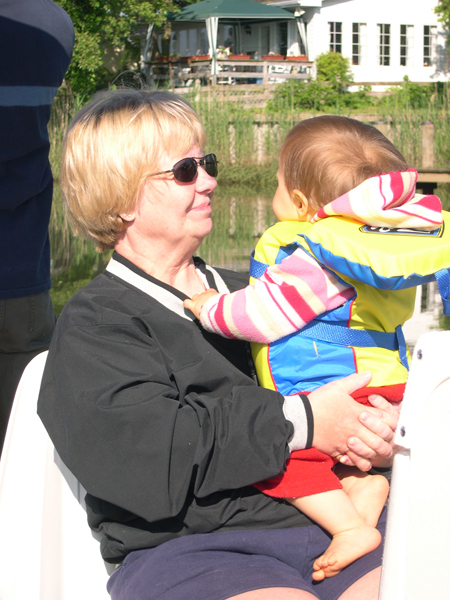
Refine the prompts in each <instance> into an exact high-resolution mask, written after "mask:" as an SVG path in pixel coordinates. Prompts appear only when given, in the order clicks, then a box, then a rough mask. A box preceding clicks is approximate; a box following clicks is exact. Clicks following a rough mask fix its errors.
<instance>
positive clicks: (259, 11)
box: [167, 0, 295, 75]
mask: <svg viewBox="0 0 450 600" xmlns="http://www.w3.org/2000/svg"><path fill="white" fill-rule="evenodd" d="M167 18H168V20H169V21H172V22H175V23H179V22H181V23H182V22H191V23H192V22H202V21H205V23H206V31H207V34H208V42H209V54H210V56H211V59H212V64H211V74H212V75H216V73H217V29H218V26H219V19H221V20H222V21H226V22H230V21H231V22H234V21H237V22H238V23H239V21H243V20H245V21H247V22H251V21H261V20H264V21H273V20H275V19H280V20H284V21H286V20H290V19H294V18H295V16H294V15H293V14H292V13H290V12H288V11H287V10H284V9H283V8H277V7H275V6H268V5H267V4H261V3H259V2H254V1H253V0H203V1H202V2H197V3H196V4H191V5H190V6H186V7H185V8H183V9H182V10H181V11H180V12H179V13H171V14H169V15H168V17H167ZM238 31H239V30H238ZM238 45H239V47H240V39H239V40H238Z"/></svg>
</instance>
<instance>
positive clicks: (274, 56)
mask: <svg viewBox="0 0 450 600" xmlns="http://www.w3.org/2000/svg"><path fill="white" fill-rule="evenodd" d="M261 58H262V59H263V60H283V59H284V56H283V55H282V54H278V53H275V52H269V54H263V55H262V57H261Z"/></svg>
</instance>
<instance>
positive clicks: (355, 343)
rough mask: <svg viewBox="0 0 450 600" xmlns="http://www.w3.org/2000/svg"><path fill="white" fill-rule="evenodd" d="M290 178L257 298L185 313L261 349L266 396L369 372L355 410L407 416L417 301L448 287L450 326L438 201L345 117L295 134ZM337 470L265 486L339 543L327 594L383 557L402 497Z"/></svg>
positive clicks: (263, 248) (382, 484) (258, 273)
mask: <svg viewBox="0 0 450 600" xmlns="http://www.w3.org/2000/svg"><path fill="white" fill-rule="evenodd" d="M277 178H278V189H277V191H276V193H275V196H274V199H273V211H274V213H275V216H276V217H277V219H278V221H279V222H278V223H277V224H276V225H274V226H273V227H271V228H269V229H268V230H267V231H266V232H265V233H264V234H263V236H262V238H261V240H260V241H259V243H258V245H257V247H256V249H255V253H254V256H253V257H252V261H251V268H250V274H251V281H250V285H249V286H248V287H247V288H245V289H243V290H239V291H237V292H234V293H233V294H226V295H219V294H217V293H216V292H215V291H214V290H208V291H207V292H205V293H204V294H201V295H197V296H194V297H193V298H192V300H186V301H185V307H186V308H188V309H190V310H191V311H192V312H193V313H194V314H195V315H196V317H197V318H199V319H200V321H201V324H202V326H203V327H205V328H207V329H208V330H209V331H212V332H215V333H218V334H220V335H223V336H225V337H232V338H237V339H245V340H249V341H251V342H252V353H253V357H254V361H255V365H256V369H257V373H258V378H259V382H260V384H261V385H263V386H265V387H269V388H271V389H275V390H278V391H279V392H280V393H281V394H283V395H285V396H288V395H292V394H299V395H300V396H302V394H308V393H310V392H311V391H313V390H314V389H316V388H317V387H319V386H320V385H323V384H325V383H326V382H328V381H331V380H333V379H339V378H341V377H344V376H346V375H349V374H351V373H354V372H362V371H367V370H370V371H371V372H372V380H371V385H370V387H366V388H363V389H362V390H358V391H357V392H356V393H355V394H353V396H354V397H355V398H356V399H358V401H359V402H361V403H363V404H364V403H365V404H369V402H368V399H369V397H370V395H372V394H381V395H382V396H384V397H385V398H387V399H388V400H390V401H391V402H393V403H398V402H400V401H401V399H402V397H403V392H404V388H405V383H406V379H407V369H408V354H409V353H408V349H407V347H406V344H405V340H404V337H403V334H402V330H401V325H402V324H403V323H404V322H405V321H406V320H407V319H409V318H410V317H411V316H412V313H413V309H414V301H415V291H416V290H415V287H416V286H417V285H420V284H422V283H425V282H429V281H432V280H433V279H434V278H436V279H437V281H438V285H439V289H440V291H441V294H442V296H443V301H444V309H445V312H450V306H449V304H450V301H449V300H448V295H449V270H448V267H449V266H450V241H449V237H450V235H448V234H447V232H444V226H443V213H442V211H441V203H440V201H439V199H438V198H437V197H436V196H432V195H429V196H423V195H418V194H416V193H415V184H416V181H417V172H416V171H414V170H412V169H408V167H407V164H406V162H405V159H404V158H403V156H402V155H401V153H400V152H399V151H398V150H397V149H396V148H395V146H393V144H391V142H389V140H388V139H387V138H385V137H384V136H383V135H382V134H381V133H380V132H379V131H378V130H377V129H375V128H374V127H371V126H369V125H366V124H364V123H362V122H359V121H356V120H353V119H348V118H346V117H336V116H321V117H315V118H312V119H308V120H305V121H302V122H300V123H299V124H298V125H296V126H295V127H294V128H293V129H292V130H291V131H290V132H289V133H288V135H287V137H286V140H285V141H284V143H283V146H282V148H281V152H280V160H279V170H278V175H277ZM446 218H447V216H446ZM447 229H448V227H447ZM300 404H301V403H300ZM369 405H370V404H369ZM299 406H300V405H299ZM301 406H304V407H307V406H308V403H307V402H305V403H303V404H301ZM301 409H302V408H299V410H301ZM303 410H307V408H303ZM311 445H312V440H309V443H308V444H307V446H311ZM334 458H335V459H336V460H340V459H341V458H342V455H339V456H336V457H334ZM336 460H334V459H332V458H331V457H329V456H326V455H324V454H322V453H320V452H318V451H316V450H315V449H314V448H310V449H307V450H302V451H298V452H294V453H292V454H291V458H290V460H289V461H288V464H287V468H286V471H285V472H284V473H283V474H281V475H280V476H278V477H276V478H274V479H272V480H269V481H265V482H261V483H259V484H255V485H256V487H258V489H260V490H262V491H264V492H265V493H266V494H269V495H271V496H274V497H280V498H286V499H287V500H289V502H291V503H292V504H294V506H296V507H297V508H298V509H299V510H301V511H302V512H303V513H305V514H306V515H308V516H309V517H310V518H311V519H313V520H314V521H315V522H316V523H318V524H319V525H320V526H321V527H323V528H324V529H325V530H327V531H328V532H329V533H330V534H331V536H332V541H331V543H330V546H329V548H328V549H327V551H326V552H325V553H324V554H323V556H321V557H319V558H318V559H317V560H316V561H315V564H314V574H313V578H314V579H315V580H316V581H320V580H322V579H324V578H325V577H330V576H333V575H335V574H336V573H338V572H339V571H340V570H342V569H343V568H344V567H345V566H347V565H348V564H350V563H351V562H353V561H354V560H356V559H357V558H359V557H361V556H363V555H364V554H366V553H368V552H370V551H372V550H373V549H375V548H376V547H377V546H378V545H379V543H380V535H379V533H378V531H377V530H376V528H375V527H376V525H377V522H378V518H379V515H380V513H381V510H382V508H383V506H384V504H385V501H386V498H387V495H388V491H389V486H388V482H387V480H386V479H385V478H384V477H383V476H381V475H368V474H365V473H362V472H360V471H359V470H358V469H356V468H352V467H348V466H344V465H341V464H336ZM344 462H345V459H344ZM372 462H373V465H374V466H378V467H384V466H388V465H387V464H386V463H383V462H381V461H379V462H377V460H376V459H375V460H373V461H372ZM335 465H336V466H335Z"/></svg>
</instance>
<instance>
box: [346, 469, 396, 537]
mask: <svg viewBox="0 0 450 600" xmlns="http://www.w3.org/2000/svg"><path fill="white" fill-rule="evenodd" d="M334 472H335V473H336V475H337V476H338V477H339V479H340V481H341V483H342V487H343V488H344V492H345V493H346V494H347V496H348V497H349V498H350V500H351V501H352V502H353V504H354V506H355V508H356V510H357V511H358V513H359V514H360V515H361V517H362V518H363V519H364V521H365V522H366V523H367V525H371V526H372V527H376V526H377V523H378V519H379V518H380V514H381V511H382V510H383V507H384V505H385V503H386V500H387V497H388V494H389V482H388V480H387V479H386V477H383V475H368V474H367V473H363V472H362V471H360V470H359V469H358V468H356V467H346V466H345V465H336V466H335V468H334Z"/></svg>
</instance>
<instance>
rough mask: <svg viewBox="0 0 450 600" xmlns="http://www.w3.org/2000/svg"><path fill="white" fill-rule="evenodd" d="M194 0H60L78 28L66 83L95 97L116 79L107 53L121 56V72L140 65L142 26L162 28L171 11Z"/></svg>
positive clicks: (60, 3) (77, 90)
mask: <svg viewBox="0 0 450 600" xmlns="http://www.w3.org/2000/svg"><path fill="white" fill-rule="evenodd" d="M192 1H193V0H184V1H182V2H180V1H179V0H151V1H149V0H127V2H123V0H56V2H57V3H58V4H59V5H60V6H62V8H64V10H65V11H66V12H67V13H68V14H69V16H70V17H71V19H72V21H73V24H74V27H75V48H74V53H73V58H72V62H71V64H70V67H69V70H68V72H67V75H66V81H67V82H68V84H69V85H70V87H71V88H72V90H73V91H74V92H79V93H84V94H87V95H90V94H92V93H93V92H94V91H96V90H97V89H99V88H101V87H105V86H106V85H107V83H108V82H109V81H111V80H112V79H113V78H114V74H112V73H110V72H108V70H107V68H106V66H105V64H104V62H105V52H107V51H108V50H109V51H112V52H113V53H116V54H120V60H119V69H121V70H122V69H127V68H129V67H130V66H131V65H132V66H134V67H135V66H136V63H137V62H138V61H139V55H140V44H141V38H140V36H138V35H136V30H137V27H138V26H139V25H142V26H144V31H145V26H146V25H148V24H149V23H154V24H155V25H162V24H163V23H164V22H165V21H166V19H165V15H166V13H167V12H169V11H174V10H175V11H176V10H178V9H179V8H180V7H182V6H183V5H186V4H190V3H192Z"/></svg>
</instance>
